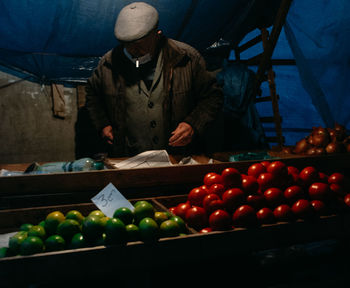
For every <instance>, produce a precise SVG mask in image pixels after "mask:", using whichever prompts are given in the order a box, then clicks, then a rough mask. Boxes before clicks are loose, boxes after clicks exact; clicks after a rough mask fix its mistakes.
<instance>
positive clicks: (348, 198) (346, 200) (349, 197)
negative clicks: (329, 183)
mask: <svg viewBox="0 0 350 288" xmlns="http://www.w3.org/2000/svg"><path fill="white" fill-rule="evenodd" d="M344 203H345V204H346V205H347V206H349V207H350V193H349V194H346V195H345V197H344Z"/></svg>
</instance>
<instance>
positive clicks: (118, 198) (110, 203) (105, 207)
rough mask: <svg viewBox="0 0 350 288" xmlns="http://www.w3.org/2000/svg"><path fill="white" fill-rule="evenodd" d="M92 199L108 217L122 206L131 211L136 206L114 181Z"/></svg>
mask: <svg viewBox="0 0 350 288" xmlns="http://www.w3.org/2000/svg"><path fill="white" fill-rule="evenodd" d="M91 201H92V202H93V203H94V204H95V205H96V206H97V208H98V209H100V210H101V211H102V212H103V213H104V214H105V215H106V216H108V217H113V214H114V211H115V210H117V209H118V208H120V207H127V208H129V209H130V210H131V211H133V210H134V206H132V204H131V203H130V202H129V201H128V200H127V199H126V198H125V197H124V196H123V195H122V194H121V193H120V192H119V191H118V189H117V188H116V187H115V186H114V185H113V184H112V183H109V184H108V185H107V186H106V187H105V188H103V189H102V190H101V192H99V193H98V194H97V195H96V196H94V197H93V198H91Z"/></svg>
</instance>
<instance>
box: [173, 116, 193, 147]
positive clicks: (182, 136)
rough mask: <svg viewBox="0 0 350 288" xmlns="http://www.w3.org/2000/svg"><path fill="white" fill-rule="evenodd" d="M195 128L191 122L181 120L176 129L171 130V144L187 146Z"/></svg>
mask: <svg viewBox="0 0 350 288" xmlns="http://www.w3.org/2000/svg"><path fill="white" fill-rule="evenodd" d="M193 133H194V131H193V128H192V127H191V125H190V124H187V123H185V122H181V123H180V124H179V125H178V126H177V127H176V129H175V130H174V131H173V132H171V135H172V136H171V137H170V139H169V146H174V147H176V146H185V145H187V144H189V143H190V142H191V141H192V136H193Z"/></svg>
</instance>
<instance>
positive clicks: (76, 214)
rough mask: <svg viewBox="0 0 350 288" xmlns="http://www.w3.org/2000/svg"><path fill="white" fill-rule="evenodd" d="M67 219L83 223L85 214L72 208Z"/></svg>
mask: <svg viewBox="0 0 350 288" xmlns="http://www.w3.org/2000/svg"><path fill="white" fill-rule="evenodd" d="M66 219H73V220H75V221H78V222H79V223H81V222H83V220H84V216H83V214H81V212H80V211H78V210H70V211H68V212H67V214H66Z"/></svg>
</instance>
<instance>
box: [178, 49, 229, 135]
mask: <svg viewBox="0 0 350 288" xmlns="http://www.w3.org/2000/svg"><path fill="white" fill-rule="evenodd" d="M197 53H198V52H197ZM192 66H193V67H192V71H193V74H194V75H193V97H194V98H195V99H194V100H195V103H196V104H195V107H194V109H193V110H192V112H191V113H190V114H189V115H188V116H187V117H186V118H185V120H184V121H185V122H187V123H188V124H190V125H191V126H192V128H193V129H194V130H195V132H197V133H198V134H199V135H200V134H202V133H203V132H204V130H205V129H206V126H207V124H209V123H210V122H212V121H213V120H215V118H216V117H217V115H218V114H219V113H221V111H222V106H223V103H224V96H223V93H222V89H221V88H220V87H219V86H218V84H217V82H216V78H215V76H214V75H212V74H211V73H210V72H208V71H207V70H206V64H205V61H204V59H203V57H202V56H201V55H200V54H199V53H198V54H197V57H195V58H193V59H192Z"/></svg>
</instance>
